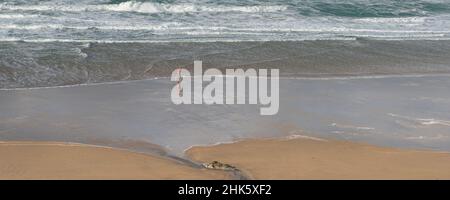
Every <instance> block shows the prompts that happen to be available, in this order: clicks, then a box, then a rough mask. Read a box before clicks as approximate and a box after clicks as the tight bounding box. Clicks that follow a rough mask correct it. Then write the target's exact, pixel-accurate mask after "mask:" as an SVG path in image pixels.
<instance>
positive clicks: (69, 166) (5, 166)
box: [0, 142, 231, 179]
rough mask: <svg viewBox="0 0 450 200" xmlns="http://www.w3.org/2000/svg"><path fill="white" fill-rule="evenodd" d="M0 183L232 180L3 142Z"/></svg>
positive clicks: (81, 150) (163, 163) (145, 161)
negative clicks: (41, 180)
mask: <svg viewBox="0 0 450 200" xmlns="http://www.w3.org/2000/svg"><path fill="white" fill-rule="evenodd" d="M0 160H1V162H0V179H230V178H231V177H230V176H229V175H228V174H227V173H225V172H221V171H211V170H206V169H196V168H192V167H190V166H186V165H183V164H181V163H178V162H177V161H174V160H169V159H166V158H161V157H157V156H151V155H146V154H140V153H133V152H129V151H125V150H117V149H112V148H104V147H96V146H88V145H82V144H71V143H54V142H1V143H0Z"/></svg>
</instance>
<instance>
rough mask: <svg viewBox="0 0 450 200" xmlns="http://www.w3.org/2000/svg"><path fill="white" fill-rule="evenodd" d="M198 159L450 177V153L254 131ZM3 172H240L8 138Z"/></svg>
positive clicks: (319, 174) (84, 175)
mask: <svg viewBox="0 0 450 200" xmlns="http://www.w3.org/2000/svg"><path fill="white" fill-rule="evenodd" d="M186 155H187V157H189V158H192V159H193V160H194V161H198V162H212V161H215V160H217V161H220V162H222V163H226V164H231V165H233V166H235V167H237V168H238V169H239V170H240V171H241V174H243V175H245V176H246V177H247V178H250V179H450V170H449V169H450V153H446V152H437V151H419V150H406V149H396V148H385V147H376V146H371V145H366V144H361V143H354V142H346V141H330V140H322V139H314V138H312V139H311V138H295V139H251V140H244V141H240V142H236V143H231V144H221V145H215V146H209V147H193V148H191V149H189V150H187V151H186ZM0 159H1V161H2V162H0V179H232V178H233V177H232V174H231V173H229V172H226V171H221V170H208V169H200V168H193V167H192V166H187V165H184V164H182V163H179V162H177V161H175V160H172V159H167V158H163V157H158V156H152V155H147V154H140V153H133V152H130V151H125V150H118V149H112V148H105V147H97V146H89V145H82V144H72V143H55V142H1V143H0Z"/></svg>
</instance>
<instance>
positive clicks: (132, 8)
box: [0, 1, 287, 13]
mask: <svg viewBox="0 0 450 200" xmlns="http://www.w3.org/2000/svg"><path fill="white" fill-rule="evenodd" d="M286 9H287V6H263V5H259V6H207V5H196V4H162V3H153V2H137V1H127V2H122V3H119V4H105V5H8V4H5V3H4V4H0V10H10V11H63V12H84V11H115V12H140V13H162V12H166V13H189V12H247V13H252V12H280V11H285V10H286Z"/></svg>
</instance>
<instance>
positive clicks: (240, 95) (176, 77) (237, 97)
mask: <svg viewBox="0 0 450 200" xmlns="http://www.w3.org/2000/svg"><path fill="white" fill-rule="evenodd" d="M225 71H226V73H225V75H224V74H222V72H221V71H220V70H219V69H216V68H208V69H207V70H206V71H205V72H203V68H202V61H194V74H193V76H191V73H190V72H189V70H187V69H185V68H177V69H175V70H174V71H173V72H172V76H171V81H174V82H176V85H175V86H174V87H173V88H172V91H171V100H172V102H173V103H174V104H176V105H179V104H207V105H211V104H260V105H264V106H266V107H261V108H260V114H261V115H275V114H277V113H278V110H279V85H280V84H279V69H270V76H269V74H268V69H258V71H257V70H256V69H253V68H249V69H247V70H244V69H225ZM192 79H193V81H192ZM224 79H225V80H224ZM247 80H248V81H247ZM269 80H270V81H269ZM192 82H193V83H192ZM247 82H248V87H247ZM204 83H208V84H206V86H204V85H205V84H204ZM247 94H248V98H247Z"/></svg>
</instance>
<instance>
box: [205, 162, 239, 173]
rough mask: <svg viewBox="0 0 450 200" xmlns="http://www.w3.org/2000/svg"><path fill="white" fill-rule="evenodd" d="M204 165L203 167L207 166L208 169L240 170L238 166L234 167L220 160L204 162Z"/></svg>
mask: <svg viewBox="0 0 450 200" xmlns="http://www.w3.org/2000/svg"><path fill="white" fill-rule="evenodd" d="M202 165H203V167H205V168H207V169H220V170H228V171H235V170H238V169H237V168H236V167H234V166H232V165H229V164H225V163H221V162H219V161H212V162H210V163H203V164H202Z"/></svg>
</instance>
